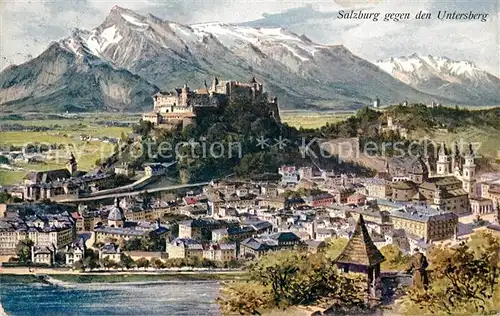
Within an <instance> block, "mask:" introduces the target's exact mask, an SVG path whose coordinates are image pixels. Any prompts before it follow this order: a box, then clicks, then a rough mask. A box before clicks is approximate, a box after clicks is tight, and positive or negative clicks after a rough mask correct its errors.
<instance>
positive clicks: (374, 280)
mask: <svg viewBox="0 0 500 316" xmlns="http://www.w3.org/2000/svg"><path fill="white" fill-rule="evenodd" d="M383 261H385V258H384V256H383V255H382V253H381V252H380V251H379V250H378V249H377V246H375V244H374V243H373V241H372V239H371V237H370V235H369V234H368V229H366V225H365V221H364V219H363V215H360V216H359V219H358V222H357V224H356V228H355V230H354V233H353V234H352V236H351V238H350V239H349V242H348V243H347V245H346V246H345V248H344V249H343V250H342V252H341V253H340V255H339V256H338V257H337V258H336V259H335V260H334V262H335V263H336V264H337V266H338V267H339V269H341V270H342V271H343V272H345V273H348V272H355V273H363V274H366V275H367V281H368V294H369V296H370V298H376V296H377V295H376V294H375V293H376V290H377V289H378V288H379V286H380V264H381V263H382V262H383Z"/></svg>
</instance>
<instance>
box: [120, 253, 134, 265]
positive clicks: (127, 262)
mask: <svg viewBox="0 0 500 316" xmlns="http://www.w3.org/2000/svg"><path fill="white" fill-rule="evenodd" d="M120 263H121V265H122V266H123V267H124V268H126V269H131V268H133V267H134V266H135V262H134V260H132V258H131V257H130V256H128V255H126V254H124V253H122V255H121V257H120Z"/></svg>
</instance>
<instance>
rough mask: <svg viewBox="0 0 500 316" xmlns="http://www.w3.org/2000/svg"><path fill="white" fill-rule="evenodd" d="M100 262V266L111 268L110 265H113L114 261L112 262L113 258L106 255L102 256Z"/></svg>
mask: <svg viewBox="0 0 500 316" xmlns="http://www.w3.org/2000/svg"><path fill="white" fill-rule="evenodd" d="M100 264H101V266H102V267H103V268H105V269H109V268H112V267H114V266H115V262H114V261H113V260H111V259H109V257H108V256H106V257H104V258H102V259H101V260H100Z"/></svg>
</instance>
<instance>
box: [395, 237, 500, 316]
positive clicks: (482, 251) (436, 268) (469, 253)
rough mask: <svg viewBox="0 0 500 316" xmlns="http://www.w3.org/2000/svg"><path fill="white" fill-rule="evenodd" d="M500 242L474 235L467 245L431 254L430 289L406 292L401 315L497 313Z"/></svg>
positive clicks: (445, 247) (445, 248)
mask: <svg viewBox="0 0 500 316" xmlns="http://www.w3.org/2000/svg"><path fill="white" fill-rule="evenodd" d="M499 257H500V241H499V239H498V237H494V236H493V235H491V234H489V233H478V234H477V235H476V236H473V237H472V238H471V241H470V242H469V243H461V244H460V245H458V246H457V247H455V248H450V247H447V246H437V247H435V248H434V249H432V250H431V253H430V255H429V261H430V263H431V264H430V270H431V274H430V276H431V278H430V281H431V283H430V286H429V287H428V289H426V290H423V289H415V288H410V289H409V290H408V293H407V296H406V297H404V298H403V299H402V302H401V306H402V309H403V312H405V313H416V312H418V311H423V312H425V313H433V314H454V315H455V314H463V315H478V314H480V315H487V314H492V313H495V312H498V311H499V310H500V260H499Z"/></svg>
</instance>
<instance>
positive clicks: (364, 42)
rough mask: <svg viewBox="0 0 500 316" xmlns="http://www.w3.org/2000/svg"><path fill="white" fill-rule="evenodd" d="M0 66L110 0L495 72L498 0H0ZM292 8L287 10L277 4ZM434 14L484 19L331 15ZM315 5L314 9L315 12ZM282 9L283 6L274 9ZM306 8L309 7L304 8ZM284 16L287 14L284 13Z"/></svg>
mask: <svg viewBox="0 0 500 316" xmlns="http://www.w3.org/2000/svg"><path fill="white" fill-rule="evenodd" d="M0 1H1V2H0V6H1V8H0V14H1V22H0V23H1V24H0V27H1V28H0V34H1V38H0V56H1V64H0V69H3V68H5V67H6V66H8V65H9V64H11V63H15V64H18V63H22V62H24V61H26V60H28V59H30V58H32V57H35V56H37V55H38V54H40V53H41V52H42V51H43V50H44V49H45V48H46V47H47V46H48V45H49V43H50V42H51V41H57V40H59V39H61V38H63V37H66V36H68V35H70V33H71V30H72V29H74V28H84V29H92V28H93V27H96V26H97V25H99V24H100V23H101V22H102V21H103V20H104V19H105V17H106V16H107V14H108V13H109V11H110V10H111V8H112V7H113V6H114V5H119V6H121V7H125V8H129V9H132V10H135V11H137V12H138V13H144V14H145V13H152V14H154V15H156V16H158V17H160V18H163V19H168V20H173V21H177V22H181V23H185V24H191V23H201V22H212V21H221V22H227V23H241V22H247V21H252V20H257V19H261V18H263V15H265V16H266V19H267V20H271V21H273V22H277V23H281V24H282V25H281V26H283V27H286V28H289V29H291V30H292V31H294V32H297V33H300V34H305V35H307V36H308V37H310V38H311V39H313V40H314V41H317V42H320V43H322V44H343V45H345V46H346V47H347V48H349V49H350V50H351V51H352V52H353V53H355V54H357V55H359V56H361V57H363V58H366V59H368V60H370V61H375V60H377V59H381V58H387V57H391V56H402V55H410V54H412V53H419V54H430V55H435V56H447V57H449V58H452V59H467V60H470V61H473V62H475V63H476V64H477V65H478V66H479V67H481V68H483V69H486V70H488V71H490V72H491V73H493V74H495V75H497V76H498V75H499V68H500V63H499V60H500V43H499V41H500V39H499V37H500V33H499V30H500V24H499V16H500V14H499V4H498V3H499V1H496V0H481V1H464V0H462V1H451V0H445V1H437V0H427V1H424V0H418V1H416V0H415V1H410V0H401V1H395V0H336V1H334V0H322V1H312V0H294V1H277V0H163V1H160V0H134V1H112V0H111V1H109V0H106V1H104V0H52V1H40V0H0ZM305 6H310V7H311V8H312V9H314V11H312V10H305V9H296V10H295V15H294V17H293V18H290V13H286V12H285V11H287V10H290V9H294V8H304V7H305ZM350 8H354V9H355V10H359V9H361V10H364V11H365V12H381V13H382V14H383V13H385V12H410V13H411V14H412V16H414V15H415V14H416V13H417V12H419V11H420V10H422V11H426V12H431V13H433V14H436V13H437V11H438V10H447V11H450V12H451V11H455V10H456V11H459V12H464V13H467V12H469V11H471V10H472V11H473V12H475V13H488V14H489V16H488V21H487V22H484V23H483V22H479V21H439V20H436V19H433V20H431V21H416V20H414V19H413V18H412V20H410V21H400V22H380V21H379V22H373V21H354V20H339V19H337V18H336V12H337V11H338V10H342V9H343V10H348V9H350ZM316 11H320V13H319V12H316ZM283 12H285V14H281V15H280V13H283ZM311 12H312V13H311ZM287 16H288V18H286V17H287Z"/></svg>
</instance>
